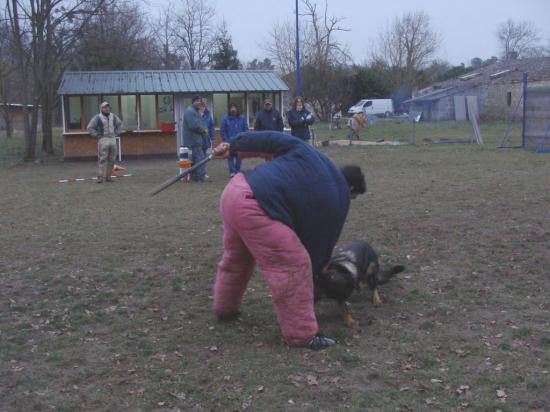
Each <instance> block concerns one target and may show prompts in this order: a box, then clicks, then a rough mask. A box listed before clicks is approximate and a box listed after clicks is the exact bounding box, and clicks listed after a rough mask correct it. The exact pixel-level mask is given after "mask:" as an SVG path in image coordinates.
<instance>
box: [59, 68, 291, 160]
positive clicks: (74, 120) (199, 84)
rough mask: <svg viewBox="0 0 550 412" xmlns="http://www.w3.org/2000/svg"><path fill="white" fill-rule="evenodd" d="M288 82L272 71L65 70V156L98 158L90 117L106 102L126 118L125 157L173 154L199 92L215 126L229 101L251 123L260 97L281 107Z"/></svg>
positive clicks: (61, 89) (61, 91)
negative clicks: (185, 114)
mask: <svg viewBox="0 0 550 412" xmlns="http://www.w3.org/2000/svg"><path fill="white" fill-rule="evenodd" d="M286 91H288V87H287V85H286V84H285V83H284V82H283V81H282V80H281V79H280V78H279V77H278V76H277V75H276V74H275V73H274V72H273V71H268V70H201V71H198V70H147V71H88V72H65V74H64V75H63V79H62V81H61V85H60V86H59V90H58V94H59V95H60V96H61V103H62V113H63V136H64V156H65V159H83V158H95V157H96V156H97V143H96V140H95V139H94V138H92V137H91V136H89V135H88V133H87V132H86V126H87V123H88V121H89V120H90V119H91V118H92V117H93V116H94V115H95V114H96V113H98V111H99V104H100V102H102V101H107V102H109V103H110V104H111V106H112V111H113V113H115V114H117V115H118V116H119V117H120V118H121V119H122V123H123V132H122V133H121V136H120V143H121V152H122V156H123V157H124V158H128V157H150V156H163V155H175V154H176V153H177V150H178V147H179V145H180V144H181V142H182V136H181V133H180V131H181V127H179V126H180V125H181V122H182V117H183V111H184V110H185V108H187V107H188V106H189V105H190V104H191V98H192V96H193V95H194V94H200V95H201V96H202V97H203V98H204V100H205V101H206V104H207V107H208V109H209V110H210V111H211V112H212V115H213V118H214V122H215V125H216V128H217V130H219V129H218V128H219V126H220V122H221V119H222V117H223V116H224V115H225V114H226V113H227V109H228V105H229V103H230V102H233V103H235V104H237V106H239V108H240V110H241V112H242V113H243V114H244V115H245V116H246V118H247V119H248V122H249V124H250V125H252V124H253V123H254V119H255V117H256V114H257V113H258V111H260V110H261V109H262V101H263V99H265V98H271V99H272V100H273V104H274V106H275V108H276V109H279V110H280V108H281V107H282V104H283V93H285V92H286Z"/></svg>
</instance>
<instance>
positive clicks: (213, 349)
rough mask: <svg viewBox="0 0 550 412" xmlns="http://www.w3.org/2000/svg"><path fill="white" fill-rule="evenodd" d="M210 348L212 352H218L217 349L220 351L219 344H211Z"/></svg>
mask: <svg viewBox="0 0 550 412" xmlns="http://www.w3.org/2000/svg"><path fill="white" fill-rule="evenodd" d="M208 350H209V351H210V352H217V351H218V347H217V346H210V347H209V348H208Z"/></svg>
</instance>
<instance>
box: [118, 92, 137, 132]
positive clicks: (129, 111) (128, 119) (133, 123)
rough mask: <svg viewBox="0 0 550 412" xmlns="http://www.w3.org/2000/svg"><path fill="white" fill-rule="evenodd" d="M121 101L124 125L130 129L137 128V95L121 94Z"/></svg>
mask: <svg viewBox="0 0 550 412" xmlns="http://www.w3.org/2000/svg"><path fill="white" fill-rule="evenodd" d="M120 103H121V111H120V113H121V118H122V123H123V125H124V126H123V127H124V128H125V129H128V130H133V129H137V127H138V121H137V110H136V109H137V108H136V96H134V95H123V96H120Z"/></svg>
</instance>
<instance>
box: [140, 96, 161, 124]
mask: <svg viewBox="0 0 550 412" xmlns="http://www.w3.org/2000/svg"><path fill="white" fill-rule="evenodd" d="M139 101H140V105H139V108H140V115H139V128H140V129H142V130H146V129H158V125H157V96H155V95H154V94H143V95H141V96H140V97H139Z"/></svg>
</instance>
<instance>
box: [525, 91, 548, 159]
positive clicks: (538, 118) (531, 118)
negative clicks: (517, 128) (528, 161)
mask: <svg viewBox="0 0 550 412" xmlns="http://www.w3.org/2000/svg"><path fill="white" fill-rule="evenodd" d="M524 125H525V128H524V138H525V147H526V148H527V149H531V150H535V151H537V152H550V86H547V87H541V86H539V87H529V88H528V89H527V98H526V106H525V123H524Z"/></svg>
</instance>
